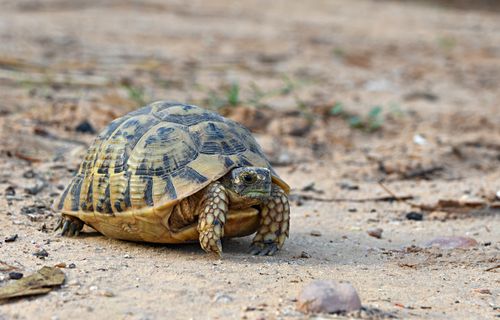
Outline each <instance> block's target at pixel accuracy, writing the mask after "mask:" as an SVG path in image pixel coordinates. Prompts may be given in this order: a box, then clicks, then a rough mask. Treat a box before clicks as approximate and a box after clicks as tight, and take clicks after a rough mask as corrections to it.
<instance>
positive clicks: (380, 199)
mask: <svg viewBox="0 0 500 320" xmlns="http://www.w3.org/2000/svg"><path fill="white" fill-rule="evenodd" d="M297 196H298V197H300V199H302V200H314V201H320V202H391V201H399V200H410V199H413V196H402V197H393V196H391V197H376V198H360V199H352V198H320V197H315V196H310V195H306V194H298V195H297Z"/></svg>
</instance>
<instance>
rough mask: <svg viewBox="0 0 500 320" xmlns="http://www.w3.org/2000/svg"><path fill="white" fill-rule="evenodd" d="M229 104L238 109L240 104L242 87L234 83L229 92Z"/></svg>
mask: <svg viewBox="0 0 500 320" xmlns="http://www.w3.org/2000/svg"><path fill="white" fill-rule="evenodd" d="M227 102H228V104H229V105H230V106H232V107H236V106H237V105H239V104H240V85H239V84H238V83H233V84H231V86H230V87H229V90H228V92H227Z"/></svg>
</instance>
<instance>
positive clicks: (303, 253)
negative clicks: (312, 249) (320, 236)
mask: <svg viewBox="0 0 500 320" xmlns="http://www.w3.org/2000/svg"><path fill="white" fill-rule="evenodd" d="M310 257H311V255H310V254H309V253H307V252H305V251H302V252H301V253H300V258H302V259H309V258H310Z"/></svg>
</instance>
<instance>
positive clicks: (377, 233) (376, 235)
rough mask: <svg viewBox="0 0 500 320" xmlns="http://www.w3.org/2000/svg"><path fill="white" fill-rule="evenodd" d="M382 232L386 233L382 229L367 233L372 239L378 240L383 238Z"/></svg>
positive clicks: (369, 230) (371, 230)
mask: <svg viewBox="0 0 500 320" xmlns="http://www.w3.org/2000/svg"><path fill="white" fill-rule="evenodd" d="M382 232H384V230H383V229H382V228H371V229H368V230H366V233H368V235H369V236H370V237H374V238H377V239H380V238H382Z"/></svg>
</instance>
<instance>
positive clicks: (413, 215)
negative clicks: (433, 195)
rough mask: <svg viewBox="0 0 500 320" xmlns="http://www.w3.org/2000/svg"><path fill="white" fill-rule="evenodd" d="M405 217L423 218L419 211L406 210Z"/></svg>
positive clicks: (416, 219)
mask: <svg viewBox="0 0 500 320" xmlns="http://www.w3.org/2000/svg"><path fill="white" fill-rule="evenodd" d="M406 219H408V220H415V221H422V220H423V219H424V215H423V214H422V213H421V212H415V211H412V212H408V213H407V214H406Z"/></svg>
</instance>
